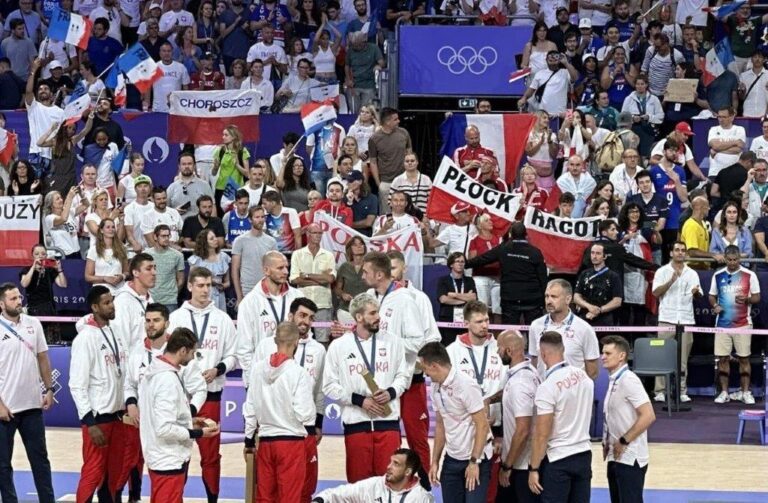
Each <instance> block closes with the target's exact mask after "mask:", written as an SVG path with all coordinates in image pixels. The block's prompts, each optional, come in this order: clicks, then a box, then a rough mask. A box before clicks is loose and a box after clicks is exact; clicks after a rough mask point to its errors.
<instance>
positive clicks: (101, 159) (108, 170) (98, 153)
mask: <svg viewBox="0 0 768 503" xmlns="http://www.w3.org/2000/svg"><path fill="white" fill-rule="evenodd" d="M93 140H94V143H90V144H88V145H86V146H85V147H84V148H83V162H85V163H86V164H93V165H94V166H96V185H98V186H99V187H100V188H102V189H104V190H106V191H107V192H108V193H109V199H110V201H113V202H114V201H115V197H116V196H117V187H116V186H115V172H114V170H113V169H112V160H113V159H114V158H115V157H116V156H117V154H118V148H117V144H116V143H115V142H111V141H109V133H107V130H106V129H104V128H102V127H98V128H96V130H95V131H94V135H93Z"/></svg>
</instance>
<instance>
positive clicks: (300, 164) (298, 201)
mask: <svg viewBox="0 0 768 503" xmlns="http://www.w3.org/2000/svg"><path fill="white" fill-rule="evenodd" d="M275 185H276V187H277V188H278V189H280V191H281V193H282V196H283V204H285V205H286V206H288V207H289V208H293V209H294V210H296V211H306V210H307V209H309V207H308V206H307V194H308V193H309V191H310V190H313V189H314V185H313V184H312V183H311V182H310V181H309V171H308V170H307V169H306V168H305V167H304V160H303V159H302V158H301V157H296V156H293V157H290V158H289V159H286V160H285V163H284V164H283V168H282V169H281V170H280V175H279V176H278V178H277V180H275Z"/></svg>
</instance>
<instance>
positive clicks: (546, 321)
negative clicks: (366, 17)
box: [542, 313, 573, 333]
mask: <svg viewBox="0 0 768 503" xmlns="http://www.w3.org/2000/svg"><path fill="white" fill-rule="evenodd" d="M551 321H552V318H550V315H547V317H546V318H544V330H543V332H546V331H547V327H548V326H549V323H550V322H551ZM571 323H573V313H571V315H570V316H569V317H568V318H566V319H565V322H563V325H565V329H566V330H568V329H569V328H571ZM543 332H542V333H543Z"/></svg>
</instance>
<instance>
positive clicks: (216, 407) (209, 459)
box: [196, 400, 221, 495]
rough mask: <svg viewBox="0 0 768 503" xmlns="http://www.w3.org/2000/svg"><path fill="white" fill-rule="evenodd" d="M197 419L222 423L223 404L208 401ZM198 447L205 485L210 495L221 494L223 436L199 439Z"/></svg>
mask: <svg viewBox="0 0 768 503" xmlns="http://www.w3.org/2000/svg"><path fill="white" fill-rule="evenodd" d="M197 417H206V418H208V419H212V420H214V421H216V422H217V423H219V422H221V402H219V401H217V402H214V401H209V400H206V401H205V403H204V404H203V406H202V407H200V410H199V411H198V412H197ZM196 441H197V447H198V448H199V449H200V468H201V469H202V471H203V484H204V485H205V491H206V493H208V495H218V494H219V479H220V478H221V454H220V453H219V447H220V445H221V436H219V435H216V436H213V437H210V438H198V439H197V440H196Z"/></svg>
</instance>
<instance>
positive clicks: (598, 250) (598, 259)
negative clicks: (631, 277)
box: [573, 243, 624, 327]
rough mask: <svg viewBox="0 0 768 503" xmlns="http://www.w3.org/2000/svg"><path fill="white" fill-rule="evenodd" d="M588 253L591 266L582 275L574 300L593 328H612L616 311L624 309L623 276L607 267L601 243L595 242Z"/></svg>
mask: <svg viewBox="0 0 768 503" xmlns="http://www.w3.org/2000/svg"><path fill="white" fill-rule="evenodd" d="M589 254H590V257H591V260H592V267H591V268H589V269H586V270H584V271H582V272H581V274H579V279H578V280H576V295H574V297H573V301H574V304H576V305H577V306H579V307H580V308H581V309H582V312H581V314H582V315H583V316H584V318H585V319H587V321H589V322H590V324H591V325H592V326H596V327H597V326H612V325H614V324H615V323H614V311H616V310H617V309H618V308H619V307H621V302H622V300H623V299H624V287H623V285H622V282H621V276H619V275H618V274H617V273H615V272H614V271H612V270H610V269H609V268H608V266H606V265H605V247H604V246H603V244H602V243H594V244H593V245H592V246H591V247H590V252H589Z"/></svg>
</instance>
